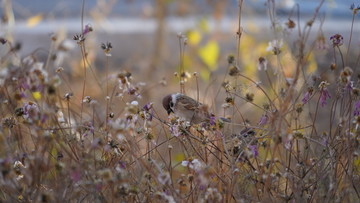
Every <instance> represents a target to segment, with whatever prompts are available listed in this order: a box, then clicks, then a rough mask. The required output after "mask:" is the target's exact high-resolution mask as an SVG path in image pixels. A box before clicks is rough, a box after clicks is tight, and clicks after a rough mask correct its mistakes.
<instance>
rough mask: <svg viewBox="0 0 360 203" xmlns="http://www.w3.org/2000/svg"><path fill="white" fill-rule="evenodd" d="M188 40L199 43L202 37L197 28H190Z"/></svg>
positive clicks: (190, 42) (194, 43)
mask: <svg viewBox="0 0 360 203" xmlns="http://www.w3.org/2000/svg"><path fill="white" fill-rule="evenodd" d="M187 38H188V42H189V44H191V45H197V44H199V42H200V41H201V39H202V36H201V33H200V32H199V31H197V30H190V31H189V32H188V33H187Z"/></svg>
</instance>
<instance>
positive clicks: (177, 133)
mask: <svg viewBox="0 0 360 203" xmlns="http://www.w3.org/2000/svg"><path fill="white" fill-rule="evenodd" d="M170 133H171V134H172V135H173V136H175V137H179V136H180V135H181V131H180V129H179V125H171V126H170Z"/></svg>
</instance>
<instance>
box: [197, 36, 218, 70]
mask: <svg viewBox="0 0 360 203" xmlns="http://www.w3.org/2000/svg"><path fill="white" fill-rule="evenodd" d="M219 52H220V48H219V45H218V43H217V42H216V41H214V40H211V41H209V42H208V43H207V44H206V45H205V46H203V47H201V48H200V49H199V53H198V54H199V56H200V59H201V60H202V61H203V62H204V63H205V64H206V65H207V66H208V68H209V69H210V70H211V71H213V70H216V68H217V61H218V57H219Z"/></svg>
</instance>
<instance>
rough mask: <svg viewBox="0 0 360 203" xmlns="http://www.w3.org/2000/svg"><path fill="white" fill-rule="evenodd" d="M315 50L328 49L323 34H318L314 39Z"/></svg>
mask: <svg viewBox="0 0 360 203" xmlns="http://www.w3.org/2000/svg"><path fill="white" fill-rule="evenodd" d="M316 48H317V49H318V50H325V49H327V48H328V45H327V43H326V38H325V36H324V33H322V32H321V33H320V34H319V35H318V36H317V38H316Z"/></svg>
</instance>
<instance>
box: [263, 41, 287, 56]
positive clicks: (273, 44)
mask: <svg viewBox="0 0 360 203" xmlns="http://www.w3.org/2000/svg"><path fill="white" fill-rule="evenodd" d="M283 44H284V43H283V40H282V39H280V40H277V39H275V40H273V41H270V42H269V45H268V47H267V48H266V51H271V52H273V53H274V54H275V55H278V54H280V52H281V50H280V48H281V47H282V46H283Z"/></svg>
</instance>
